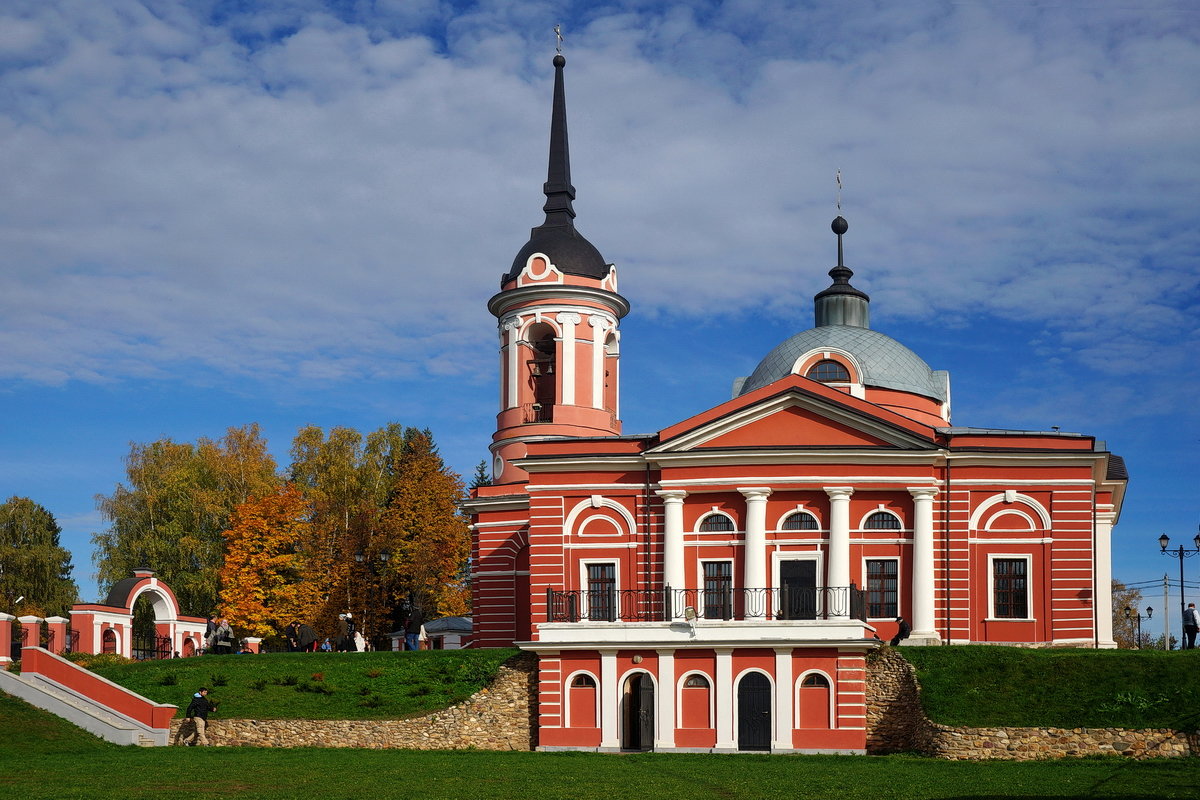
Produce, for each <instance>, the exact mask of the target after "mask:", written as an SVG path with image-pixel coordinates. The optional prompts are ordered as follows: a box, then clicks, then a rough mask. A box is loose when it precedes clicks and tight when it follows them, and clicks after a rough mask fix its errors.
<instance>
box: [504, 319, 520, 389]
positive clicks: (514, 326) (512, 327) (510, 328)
mask: <svg viewBox="0 0 1200 800" xmlns="http://www.w3.org/2000/svg"><path fill="white" fill-rule="evenodd" d="M520 329H521V320H520V319H519V318H513V319H509V320H505V321H504V330H505V331H506V332H507V333H508V375H507V376H506V381H505V383H506V385H507V386H508V397H507V398H506V399H505V405H504V407H505V408H516V407H517V405H518V404H519V403H520V396H519V395H518V393H517V391H518V389H519V388H520V383H521V381H520V372H519V370H520V368H521V365H520V362H519V361H518V360H517V356H518V355H519V351H520V349H521V348H520V347H519V346H518V344H517V341H518V338H517V337H518V336H519V333H518V331H520Z"/></svg>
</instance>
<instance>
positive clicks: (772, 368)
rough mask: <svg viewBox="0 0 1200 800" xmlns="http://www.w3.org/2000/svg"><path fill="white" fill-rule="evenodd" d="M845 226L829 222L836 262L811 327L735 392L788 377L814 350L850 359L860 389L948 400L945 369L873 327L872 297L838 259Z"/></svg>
mask: <svg viewBox="0 0 1200 800" xmlns="http://www.w3.org/2000/svg"><path fill="white" fill-rule="evenodd" d="M849 227H850V226H849V224H848V223H847V222H846V220H845V219H843V218H842V217H841V216H840V215H839V216H838V217H837V218H835V219H834V220H833V224H832V225H830V228H831V229H832V230H833V232H834V233H835V234H837V240H838V245H837V251H838V252H837V255H838V263H837V266H836V267H834V268H833V269H831V270H829V277H831V278H833V283H832V284H831V285H830V286H829V288H827V289H825V290H824V291H822V292H819V293H818V294H817V295H816V296H815V297H813V321H814V322H815V323H816V325H815V327H812V328H809V329H808V330H806V331H801V332H800V333H797V334H796V335H795V336H792V337H791V338H789V339H786V340H785V341H783V342H782V343H781V344H780V345H779V346H778V347H776V348H775V349H774V350H772V351H771V352H770V353H768V354H767V357H766V358H764V359H763V360H762V361H760V362H759V363H758V366H757V367H756V368H755V370H754V372H752V373H751V374H750V377H748V378H743V379H741V382H740V385H739V384H737V383H735V384H734V396H738V395H743V394H746V393H747V392H752V391H754V390H755V389H761V388H762V387H764V386H766V385H767V384H769V383H774V382H775V381H777V380H779V379H780V378H786V377H787V376H788V375H792V374H793V373H795V372H797V371H798V368H800V367H802V366H804V364H803V363H802V362H805V361H811V359H812V356H813V355H814V354H816V353H820V352H822V351H826V352H828V351H836V352H838V353H840V354H843V355H844V356H846V357H847V358H849V359H850V360H852V361H853V362H854V366H855V367H856V371H857V372H858V379H859V382H860V383H861V384H862V386H864V387H877V388H881V389H894V390H895V391H899V392H908V393H910V394H917V395H921V396H922V397H928V398H933V399H935V400H938V401H940V402H942V403H943V404H945V403H949V401H950V375H949V373H947V372H945V371H943V370H938V371H936V372H935V371H934V370H932V369H930V368H929V365H928V364H926V363H925V362H924V361H923V360H922V359H921V357H920V356H918V355H917V354H916V353H914V352H913V351H912V350H909V349H908V348H907V347H905V346H904V345H902V344H900V343H899V342H897V341H896V340H895V339H893V338H892V337H890V336H887V335H885V334H882V333H880V332H879V331H873V330H871V325H870V319H871V315H870V309H869V306H870V302H871V298H870V297H868V296H867V295H866V293H864V292H861V291H859V290H858V289H856V288H854V287H853V286H851V285H850V278H852V277H853V276H854V272H853V271H851V269H850V268H849V267H847V266H846V265H845V264H843V263H842V236H843V235H844V234H845V233H846V231H847V230H848V229H849ZM835 360H836V359H835Z"/></svg>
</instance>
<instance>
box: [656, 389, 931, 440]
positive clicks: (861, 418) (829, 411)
mask: <svg viewBox="0 0 1200 800" xmlns="http://www.w3.org/2000/svg"><path fill="white" fill-rule="evenodd" d="M778 388H780V389H782V391H777V392H776V393H774V394H769V395H766V396H763V395H759V397H757V398H753V399H751V398H738V399H737V400H733V401H730V402H729V403H725V404H723V405H722V406H718V407H717V408H715V409H712V411H710V412H708V413H705V414H701V415H698V416H697V417H693V418H692V420H689V421H686V422H684V423H680V425H677V426H674V428H671V429H668V430H667V431H664V432H663V433H664V434H666V435H665V436H663V437H662V438H661V444H660V445H659V446H658V447H656V448H654V451H656V452H681V451H687V450H695V449H700V448H705V449H742V448H755V449H761V448H805V449H813V448H817V449H819V448H839V449H842V448H884V449H897V448H900V449H905V450H911V449H926V448H928V447H930V446H932V445H933V433H934V432H933V429H932V428H928V429H927V428H926V426H922V425H919V424H917V423H913V422H912V421H910V420H904V421H903V423H901V424H898V420H897V419H896V415H894V414H892V413H891V412H889V411H887V410H885V409H880V408H878V407H876V406H872V405H871V404H869V403H865V402H862V401H858V400H857V399H855V398H850V397H847V398H846V402H841V401H840V400H839V399H837V398H831V397H824V396H822V395H821V394H820V393H817V392H810V391H802V390H799V389H797V388H796V387H778ZM821 388H822V390H823V389H824V387H821ZM756 394H758V393H756ZM742 400H745V402H739V401H742ZM875 412H877V413H875ZM689 423H690V424H689Z"/></svg>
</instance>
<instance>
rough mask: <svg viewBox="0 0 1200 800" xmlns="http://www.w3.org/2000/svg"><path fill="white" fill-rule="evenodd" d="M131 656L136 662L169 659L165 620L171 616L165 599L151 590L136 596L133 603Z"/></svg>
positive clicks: (169, 646) (169, 651) (169, 645)
mask: <svg viewBox="0 0 1200 800" xmlns="http://www.w3.org/2000/svg"><path fill="white" fill-rule="evenodd" d="M132 610H133V615H132V616H133V624H132V629H133V630H132V636H133V638H132V645H133V646H132V649H131V655H132V656H133V657H134V658H135V659H137V660H138V661H145V660H148V659H155V658H170V657H171V637H170V635H169V634H168V632H167V631H168V630H169V628H168V627H167V625H166V624H165V620H166V619H167V618H168V617H169V616H172V613H171V612H172V609H171V607H170V604H169V602H168V601H167V599H166V597H165V596H163V595H162V594H161V593H160V592H158V591H155V590H153V589H147V590H144V591H142V592H141V593H139V594H138V595H137V597H136V598H135V599H134V601H133V609H132Z"/></svg>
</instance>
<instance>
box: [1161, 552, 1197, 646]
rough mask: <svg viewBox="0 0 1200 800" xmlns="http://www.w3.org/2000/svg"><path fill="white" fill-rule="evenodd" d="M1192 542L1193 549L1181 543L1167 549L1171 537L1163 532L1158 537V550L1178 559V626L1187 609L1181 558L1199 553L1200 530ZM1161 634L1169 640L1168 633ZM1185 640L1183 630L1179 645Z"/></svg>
mask: <svg viewBox="0 0 1200 800" xmlns="http://www.w3.org/2000/svg"><path fill="white" fill-rule="evenodd" d="M1192 543H1193V544H1195V545H1196V549H1195V550H1188V549H1186V548H1184V546H1183V545H1179V547H1177V548H1175V549H1173V550H1168V549H1167V546H1168V545H1169V544H1171V537H1170V536H1167V535H1166V534H1165V533H1164V534H1163V535H1162V536H1160V537H1158V546H1159V547H1160V548H1161V551H1160V552H1162V554H1163V555H1168V556H1171V557H1172V558H1178V559H1179V624H1180V626H1182V625H1183V613H1184V612H1185V611H1186V610H1187V599H1186V598H1185V597H1184V595H1183V560H1184V559H1185V558H1191V557H1192V556H1196V555H1200V530H1198V531H1197V533H1196V535H1195V536H1194V537H1193V538H1192ZM1163 635H1164V636H1167V637H1168V642H1169V641H1170V638H1169V637H1170V634H1168V633H1167V632H1166V631H1164V632H1163ZM1186 642H1187V632H1186V631H1184V632H1183V638H1181V639H1180V640H1179V646H1180V647H1183V646H1185V643H1186Z"/></svg>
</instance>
